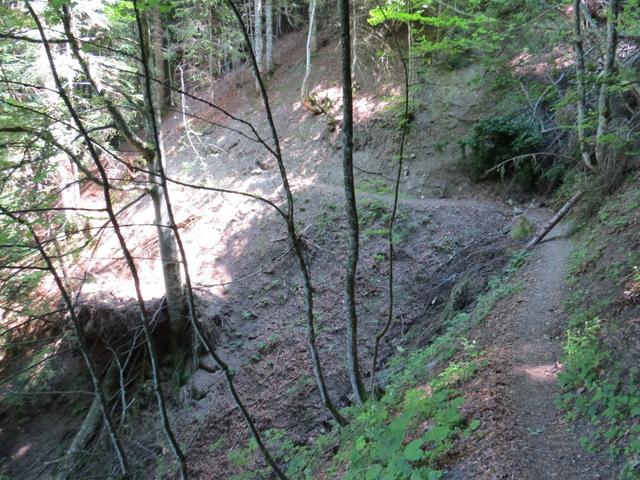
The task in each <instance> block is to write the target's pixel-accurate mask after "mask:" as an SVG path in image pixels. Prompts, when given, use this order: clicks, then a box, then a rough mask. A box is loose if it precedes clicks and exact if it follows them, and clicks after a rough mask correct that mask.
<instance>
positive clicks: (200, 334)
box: [134, 0, 288, 480]
mask: <svg viewBox="0 0 640 480" xmlns="http://www.w3.org/2000/svg"><path fill="white" fill-rule="evenodd" d="M134 8H135V13H136V23H137V25H138V29H139V30H140V31H142V30H143V25H144V22H143V19H142V17H141V15H140V12H139V11H138V8H137V3H136V2H135V0H134ZM140 43H141V44H142V45H144V35H143V34H142V33H141V34H140ZM142 63H143V68H144V73H145V75H144V77H145V91H146V94H147V96H148V97H149V99H150V109H151V110H152V111H155V110H156V109H155V108H154V104H153V99H154V96H153V87H152V81H151V77H152V69H151V68H150V66H149V63H150V62H149V52H148V51H147V50H146V49H144V48H143V49H142ZM159 120H160V119H159V117H158V116H155V115H154V116H152V118H151V133H152V135H153V137H154V140H155V142H154V143H155V145H156V149H158V148H159V146H160V145H162V141H161V140H162V137H161V135H162V130H161V128H160V126H161V125H160V121H159ZM158 156H162V155H161V152H158ZM157 173H158V181H159V184H160V188H162V190H163V192H164V197H163V198H164V201H165V206H166V211H167V214H168V215H167V216H168V218H167V225H168V227H169V228H170V229H171V231H172V232H173V234H174V235H175V239H176V243H177V245H178V249H179V252H180V257H181V259H182V262H183V265H184V271H185V282H186V287H187V288H186V291H187V305H188V307H189V319H190V320H191V325H192V327H193V329H194V332H195V334H196V338H197V339H198V340H200V342H201V343H202V344H203V345H204V347H205V348H206V350H207V352H208V353H209V355H211V357H212V358H213V359H214V361H215V362H216V364H217V365H218V366H219V367H220V369H221V370H222V371H223V373H224V375H225V379H226V382H227V387H228V388H229V392H230V393H231V396H232V397H233V400H234V401H235V403H236V406H237V407H238V409H239V410H240V412H241V413H242V416H243V417H244V419H245V422H246V423H247V426H248V427H249V430H250V431H251V433H252V434H253V437H254V439H255V440H256V443H257V444H258V447H259V448H260V451H261V452H262V454H263V455H264V458H265V460H266V461H267V463H268V464H269V465H270V466H271V468H272V469H273V471H274V473H275V474H276V475H277V476H278V478H280V479H281V480H288V479H287V477H286V476H285V474H284V473H283V471H282V470H281V469H280V467H279V466H278V464H277V463H276V461H275V460H274V458H273V457H272V456H271V453H270V452H269V450H268V449H267V447H266V445H265V444H264V442H263V441H262V437H261V435H260V433H259V431H258V429H257V427H256V425H255V423H254V422H253V419H252V418H251V415H250V414H249V412H248V410H247V409H246V407H245V405H244V403H243V402H242V400H241V398H240V396H239V395H238V393H237V391H236V389H235V386H234V383H233V372H232V370H231V368H229V365H228V364H227V363H226V362H224V361H223V360H222V358H221V357H220V356H218V354H217V352H216V350H215V348H214V347H213V345H214V342H212V341H211V340H209V338H208V336H207V334H206V332H205V330H204V328H203V326H202V324H201V322H200V320H199V318H198V314H197V309H196V304H195V298H194V295H193V287H192V284H191V275H190V274H189V264H188V261H187V254H186V250H185V248H184V244H183V242H182V238H181V236H180V231H179V230H178V226H177V224H176V221H175V216H174V214H173V207H172V204H171V199H170V192H169V188H168V184H167V177H166V175H165V169H164V164H162V163H161V164H159V165H158V172H157ZM194 347H195V346H194ZM194 350H197V349H195V348H194Z"/></svg>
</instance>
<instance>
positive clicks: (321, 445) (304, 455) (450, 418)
mask: <svg viewBox="0 0 640 480" xmlns="http://www.w3.org/2000/svg"><path fill="white" fill-rule="evenodd" d="M525 258H526V255H516V256H514V257H513V259H512V261H511V262H510V263H509V265H508V266H507V268H506V269H505V272H504V273H503V275H501V276H498V277H496V278H494V279H493V280H492V281H491V282H490V283H489V288H488V290H487V292H486V293H484V294H482V295H481V296H480V297H479V298H478V299H477V301H476V302H475V306H474V307H473V309H472V311H470V312H457V313H456V314H455V315H453V317H452V318H451V320H449V321H448V323H447V325H446V326H445V328H444V331H443V333H441V334H440V335H439V336H438V337H436V338H435V339H433V341H432V342H431V343H430V344H429V345H427V346H425V347H423V348H420V349H417V350H413V351H410V352H409V351H406V350H405V349H403V348H402V347H398V353H397V354H396V355H395V356H394V357H393V358H392V359H391V360H390V361H389V362H388V368H387V369H386V370H385V371H386V372H394V373H391V374H387V375H386V376H385V375H384V372H380V377H381V379H382V383H383V387H384V394H383V395H382V397H381V398H380V399H373V398H371V399H369V400H367V401H366V402H365V403H364V404H362V405H355V406H351V407H348V408H346V409H344V411H343V414H344V415H345V416H347V417H348V418H350V420H351V421H350V423H349V425H347V426H346V427H343V428H334V429H333V430H331V431H330V432H328V433H325V434H323V435H320V436H319V437H317V438H315V439H314V440H313V441H312V442H310V443H309V444H308V445H297V444H295V443H294V442H293V441H292V440H291V439H290V438H289V437H288V436H287V435H286V433H285V432H284V431H283V430H277V429H275V430H269V431H267V432H265V437H266V439H267V445H268V446H269V447H270V449H271V450H272V452H273V453H274V454H275V455H276V456H277V457H278V458H279V459H280V461H281V463H283V464H284V465H285V468H286V473H287V475H288V476H289V478H292V479H305V480H315V479H319V478H324V479H333V478H340V479H343V480H386V479H393V480H435V479H438V478H441V477H442V476H443V474H444V467H445V466H446V463H447V458H448V456H449V455H451V454H452V453H453V449H454V443H455V441H456V440H457V439H459V438H461V437H469V436H471V435H473V432H474V431H475V430H477V429H478V427H479V426H480V421H479V420H477V419H473V418H465V417H464V416H463V415H462V413H461V407H462V405H463V404H464V402H465V399H464V396H463V395H462V393H461V392H460V391H459V390H458V389H457V387H458V386H459V385H460V384H461V383H463V382H465V381H467V380H468V379H469V378H471V377H472V376H473V375H474V374H475V372H476V371H477V370H478V369H479V368H481V367H482V366H483V362H484V361H483V352H482V351H480V350H479V348H478V346H477V345H476V344H475V342H473V341H471V340H469V339H468V338H467V336H468V333H469V332H470V330H471V329H472V328H473V327H475V326H477V325H478V324H479V323H481V322H482V321H484V320H485V319H486V317H487V316H488V315H489V314H490V313H491V311H492V309H493V307H494V306H495V304H496V302H498V301H499V300H500V299H502V298H504V297H506V296H508V295H511V294H513V293H515V292H517V291H518V290H519V289H521V288H522V283H519V282H517V281H515V280H514V278H513V273H514V272H515V271H517V270H518V268H519V267H520V266H521V265H522V264H523V263H524V260H525ZM228 458H229V460H230V461H231V462H232V463H234V464H235V465H236V466H237V467H240V468H241V469H243V470H244V472H243V473H240V474H237V475H235V476H233V477H231V479H232V480H253V479H259V478H264V477H265V476H267V475H268V472H269V470H268V468H267V467H266V466H262V467H259V466H257V461H259V455H258V451H257V444H256V443H255V441H254V440H250V441H249V442H248V444H247V446H245V447H243V448H236V449H234V450H232V451H231V452H230V453H229V457H228Z"/></svg>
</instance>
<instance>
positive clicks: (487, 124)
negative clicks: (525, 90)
mask: <svg viewBox="0 0 640 480" xmlns="http://www.w3.org/2000/svg"><path fill="white" fill-rule="evenodd" d="M542 143H543V142H542V137H541V135H540V134H539V133H538V132H537V130H536V129H535V128H534V127H533V126H532V125H531V123H530V122H528V121H527V120H525V119H523V118H520V117H517V116H513V115H495V116H492V117H489V118H486V119H484V120H481V121H479V122H478V123H476V124H475V125H474V127H473V130H472V132H471V134H470V136H469V138H468V139H467V140H466V141H465V142H464V147H465V159H464V161H465V163H466V165H467V166H468V168H469V172H470V174H471V176H472V177H473V178H475V179H481V178H504V177H505V176H507V175H513V176H514V180H515V181H516V182H517V183H518V184H519V185H520V186H521V187H523V188H525V189H527V190H531V189H533V187H534V186H535V184H536V181H537V180H538V178H539V177H540V175H541V173H542V172H540V171H539V170H538V168H537V165H536V163H535V162H534V159H533V158H532V157H525V158H520V159H517V160H513V161H511V159H513V158H515V157H522V156H524V155H527V154H530V153H536V152H539V151H540V149H541V146H542ZM467 147H468V148H469V150H470V152H469V153H467V152H466V148H467Z"/></svg>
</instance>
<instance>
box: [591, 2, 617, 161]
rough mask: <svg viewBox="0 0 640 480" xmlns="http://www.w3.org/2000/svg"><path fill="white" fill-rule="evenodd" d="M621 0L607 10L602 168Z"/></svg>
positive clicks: (599, 145)
mask: <svg viewBox="0 0 640 480" xmlns="http://www.w3.org/2000/svg"><path fill="white" fill-rule="evenodd" d="M618 2H619V0H609V9H608V11H607V38H606V42H607V43H606V47H605V48H606V50H605V60H604V70H603V71H602V74H601V78H600V82H601V83H600V95H599V96H598V128H597V130H596V147H595V153H596V163H597V164H598V166H599V167H600V168H602V167H603V166H604V165H605V163H606V158H605V156H606V150H607V148H606V141H605V140H604V137H605V135H606V134H607V131H608V126H609V116H610V114H611V101H610V89H611V85H612V83H613V80H614V73H615V66H616V49H617V46H618V36H617V29H616V24H617V20H618Z"/></svg>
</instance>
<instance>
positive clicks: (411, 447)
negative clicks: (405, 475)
mask: <svg viewBox="0 0 640 480" xmlns="http://www.w3.org/2000/svg"><path fill="white" fill-rule="evenodd" d="M423 443H424V441H423V440H422V439H420V438H419V439H417V440H414V441H412V442H409V444H408V445H407V446H406V447H405V449H404V458H406V459H407V460H409V461H410V462H417V461H418V460H422V458H423V457H424V451H423V450H422V444H423ZM412 478H413V477H412Z"/></svg>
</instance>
